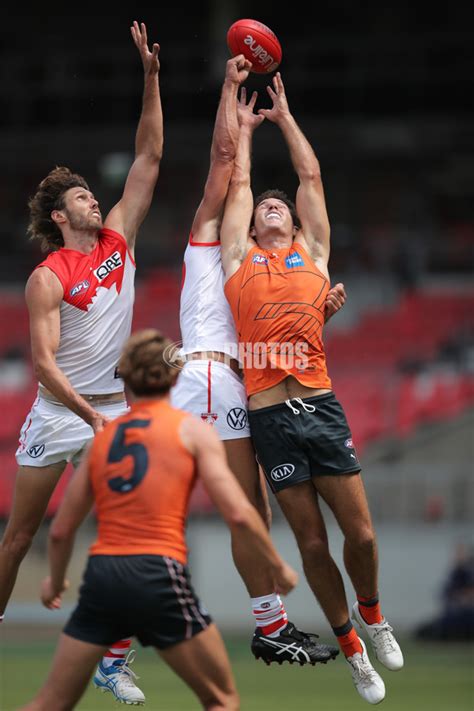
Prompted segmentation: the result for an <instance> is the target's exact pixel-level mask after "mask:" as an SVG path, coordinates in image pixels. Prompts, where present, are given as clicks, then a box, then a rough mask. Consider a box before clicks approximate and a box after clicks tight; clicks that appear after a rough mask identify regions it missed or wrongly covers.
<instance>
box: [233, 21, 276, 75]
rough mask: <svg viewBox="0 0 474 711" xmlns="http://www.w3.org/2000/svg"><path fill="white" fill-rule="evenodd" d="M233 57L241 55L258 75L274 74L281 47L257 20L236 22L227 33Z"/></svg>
mask: <svg viewBox="0 0 474 711" xmlns="http://www.w3.org/2000/svg"><path fill="white" fill-rule="evenodd" d="M227 46H228V47H229V51H230V53H231V55H232V56H233V57H235V56H236V55H237V54H243V55H244V57H245V58H246V59H248V60H249V61H250V62H252V71H253V72H257V73H258V74H268V72H274V71H275V69H276V68H277V67H278V65H279V64H280V62H281V45H280V43H279V41H278V38H277V37H276V35H275V34H274V33H273V32H272V31H271V29H270V28H269V27H267V26H266V25H264V24H263V23H262V22H258V21H257V20H237V22H234V24H233V25H231V26H230V27H229V31H228V32H227Z"/></svg>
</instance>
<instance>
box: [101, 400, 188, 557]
mask: <svg viewBox="0 0 474 711" xmlns="http://www.w3.org/2000/svg"><path fill="white" fill-rule="evenodd" d="M186 417H189V414H188V413H185V412H182V411H181V410H176V409H174V408H173V407H171V405H170V404H169V403H168V402H167V401H166V400H161V399H159V400H158V399H157V400H150V401H148V402H147V401H145V400H142V401H138V402H136V403H134V404H133V405H132V407H131V409H130V411H129V412H128V413H127V414H125V415H122V417H119V418H117V419H116V420H113V421H112V422H110V423H109V424H107V426H106V427H105V428H104V430H103V431H102V432H99V433H97V434H96V436H95V439H94V442H93V445H92V448H91V451H90V454H89V476H90V480H91V484H92V489H93V492H94V499H95V504H96V515H97V523H98V538H97V540H96V541H95V543H93V545H92V546H91V548H90V554H91V555H97V554H99V555H145V554H150V555H164V556H170V557H171V558H175V559H176V560H177V561H179V562H180V563H182V564H183V565H185V564H186V562H187V548H186V540H185V525H186V515H187V511H188V502H189V497H190V494H191V491H192V489H193V486H194V482H195V478H196V473H195V461H194V457H193V456H192V455H191V454H190V453H189V452H188V450H187V449H186V448H185V447H184V445H183V444H182V442H181V438H180V435H179V429H180V426H181V423H182V422H183V420H184V418H186Z"/></svg>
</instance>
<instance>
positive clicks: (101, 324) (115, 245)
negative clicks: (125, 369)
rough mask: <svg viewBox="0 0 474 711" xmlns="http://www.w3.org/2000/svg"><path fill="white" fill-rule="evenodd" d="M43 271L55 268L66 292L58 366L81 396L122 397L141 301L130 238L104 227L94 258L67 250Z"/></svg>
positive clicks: (49, 259)
mask: <svg viewBox="0 0 474 711" xmlns="http://www.w3.org/2000/svg"><path fill="white" fill-rule="evenodd" d="M39 267H48V269H51V271H52V272H54V274H56V276H57V277H58V279H59V281H60V282H61V284H62V287H63V290H64V295H63V300H62V302H61V306H60V319H61V333H60V339H59V348H58V350H57V352H56V363H57V365H58V367H59V368H60V369H61V370H62V372H63V373H64V374H65V375H66V376H67V378H68V379H69V381H70V383H71V385H72V386H73V388H74V389H75V390H76V391H77V392H78V393H83V394H91V395H92V394H102V393H115V392H121V391H122V390H123V387H124V386H123V381H122V379H121V378H119V377H118V375H117V365H118V361H119V358H120V354H121V351H122V347H123V344H124V343H125V341H126V340H127V338H128V337H129V335H130V331H131V325H132V312H133V302H134V298H135V291H134V280H135V262H134V260H133V257H132V256H131V254H130V251H129V249H128V246H127V243H126V241H125V238H124V237H122V235H120V234H119V233H118V232H114V230H110V229H107V228H104V229H102V230H101V231H100V233H99V239H98V242H97V246H96V247H95V248H94V250H93V251H92V252H91V253H90V254H83V253H82V252H78V251H76V250H74V249H66V248H64V247H62V248H61V249H59V250H58V251H57V252H53V253H51V254H50V255H49V256H48V257H47V259H45V260H44V262H41V264H39V265H38V266H37V267H36V269H38V268H39Z"/></svg>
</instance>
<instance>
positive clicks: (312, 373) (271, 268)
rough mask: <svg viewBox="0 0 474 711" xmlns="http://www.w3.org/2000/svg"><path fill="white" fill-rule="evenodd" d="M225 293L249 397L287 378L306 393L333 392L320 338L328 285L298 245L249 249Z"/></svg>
mask: <svg viewBox="0 0 474 711" xmlns="http://www.w3.org/2000/svg"><path fill="white" fill-rule="evenodd" d="M224 291H225V295H226V297H227V300H228V302H229V304H230V307H231V310H232V314H233V316H234V321H235V323H236V326H237V330H238V334H239V357H240V359H241V361H242V362H243V366H244V374H245V386H246V389H247V395H248V396H249V397H250V395H255V393H259V392H262V391H263V390H268V388H271V387H272V386H274V385H277V384H278V383H279V382H281V381H282V380H284V379H285V378H286V377H287V376H288V375H292V376H294V377H295V378H296V379H297V380H298V381H299V382H300V383H301V384H302V385H306V386H307V387H308V388H328V389H329V388H331V380H330V379H329V376H328V373H327V369H326V357H325V354H324V347H323V342H322V338H321V335H322V328H323V325H324V304H325V301H326V295H327V293H328V291H329V282H328V280H327V279H326V277H325V276H324V275H323V274H322V273H321V272H320V271H319V269H318V268H317V267H316V265H315V263H314V262H313V260H312V259H311V257H310V256H309V254H308V253H307V252H306V251H305V249H304V248H303V247H302V246H301V244H298V243H296V244H293V245H292V246H291V247H286V248H283V249H273V250H265V249H261V248H260V247H252V249H251V250H250V251H249V253H248V254H247V256H246V258H245V259H244V261H243V262H242V264H241V265H240V267H239V269H238V270H237V271H236V272H235V274H233V275H232V276H231V277H230V279H229V280H228V281H227V283H226V284H225V287H224Z"/></svg>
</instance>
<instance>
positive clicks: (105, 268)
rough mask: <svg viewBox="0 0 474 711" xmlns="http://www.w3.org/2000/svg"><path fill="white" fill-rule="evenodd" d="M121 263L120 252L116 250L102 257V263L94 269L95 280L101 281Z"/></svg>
mask: <svg viewBox="0 0 474 711" xmlns="http://www.w3.org/2000/svg"><path fill="white" fill-rule="evenodd" d="M122 264H123V262H122V257H121V256H120V252H119V251H118V250H117V251H116V252H114V253H113V254H111V255H110V257H107V259H104V261H103V262H102V264H101V265H100V266H98V267H97V269H95V270H94V276H95V278H96V279H97V281H103V280H104V279H105V277H107V276H108V275H109V274H110V272H113V271H114V270H115V269H118V268H119V267H121V266H122Z"/></svg>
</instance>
